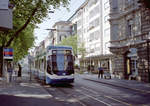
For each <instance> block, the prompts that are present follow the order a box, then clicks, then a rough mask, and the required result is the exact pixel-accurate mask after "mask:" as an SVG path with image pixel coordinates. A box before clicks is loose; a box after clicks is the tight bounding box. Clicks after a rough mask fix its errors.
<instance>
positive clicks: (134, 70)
mask: <svg viewBox="0 0 150 106" xmlns="http://www.w3.org/2000/svg"><path fill="white" fill-rule="evenodd" d="M110 7H111V8H110V25H111V28H110V29H111V41H110V42H111V45H110V51H111V52H112V53H113V54H114V59H113V62H112V63H113V64H112V68H113V70H114V74H115V75H116V76H118V77H121V78H125V79H131V76H132V75H135V79H136V80H141V81H145V82H149V81H150V80H149V79H150V76H149V67H150V65H149V62H150V61H149V56H150V53H149V49H150V48H149V42H148V39H149V37H150V34H149V31H150V30H149V31H148V30H147V29H145V28H147V26H143V25H144V21H143V19H144V18H143V17H145V16H144V13H143V11H142V8H140V7H139V4H138V0H110ZM148 17H149V16H148ZM145 22H146V21H145ZM145 30H147V31H146V33H145Z"/></svg>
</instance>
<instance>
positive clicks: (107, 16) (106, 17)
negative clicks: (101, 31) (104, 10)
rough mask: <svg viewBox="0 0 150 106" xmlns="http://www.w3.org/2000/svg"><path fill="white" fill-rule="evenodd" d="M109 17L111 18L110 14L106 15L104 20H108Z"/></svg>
mask: <svg viewBox="0 0 150 106" xmlns="http://www.w3.org/2000/svg"><path fill="white" fill-rule="evenodd" d="M108 19H109V15H106V16H105V17H104V22H105V23H106V22H108Z"/></svg>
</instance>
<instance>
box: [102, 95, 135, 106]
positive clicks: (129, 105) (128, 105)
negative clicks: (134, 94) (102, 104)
mask: <svg viewBox="0 0 150 106" xmlns="http://www.w3.org/2000/svg"><path fill="white" fill-rule="evenodd" d="M104 97H106V98H109V99H112V100H114V101H117V102H119V103H122V104H124V105H127V106H132V105H131V104H129V103H126V102H123V101H120V100H118V99H115V98H113V97H111V96H104Z"/></svg>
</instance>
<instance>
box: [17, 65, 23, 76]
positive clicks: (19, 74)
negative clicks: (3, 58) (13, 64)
mask: <svg viewBox="0 0 150 106" xmlns="http://www.w3.org/2000/svg"><path fill="white" fill-rule="evenodd" d="M18 67H19V70H18V77H21V71H22V67H21V65H20V64H18Z"/></svg>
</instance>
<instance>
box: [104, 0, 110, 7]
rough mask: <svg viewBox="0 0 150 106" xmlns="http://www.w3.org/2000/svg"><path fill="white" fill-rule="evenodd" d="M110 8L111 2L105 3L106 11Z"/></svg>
mask: <svg viewBox="0 0 150 106" xmlns="http://www.w3.org/2000/svg"><path fill="white" fill-rule="evenodd" d="M109 7H110V5H109V1H107V2H105V3H104V9H108V8H109Z"/></svg>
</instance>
